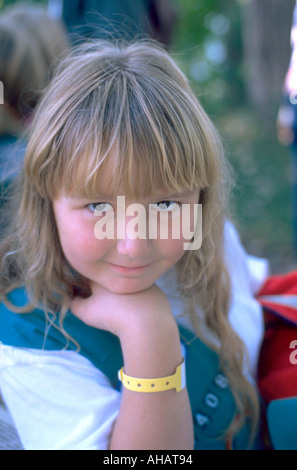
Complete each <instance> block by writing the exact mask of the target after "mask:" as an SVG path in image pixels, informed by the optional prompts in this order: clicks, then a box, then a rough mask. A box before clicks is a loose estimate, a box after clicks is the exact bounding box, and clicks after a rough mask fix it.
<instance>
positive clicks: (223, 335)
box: [0, 40, 258, 434]
mask: <svg viewBox="0 0 297 470" xmlns="http://www.w3.org/2000/svg"><path fill="white" fill-rule="evenodd" d="M116 144H118V146H119V149H120V152H118V153H117V157H116V160H115V162H114V169H113V184H114V188H113V189H114V191H115V193H116V191H117V188H118V187H119V185H120V184H122V183H124V185H125V188H126V191H127V194H131V195H133V196H134V197H136V198H137V197H138V196H140V195H152V194H154V191H155V190H156V188H160V187H162V188H165V189H168V190H170V191H171V190H174V191H181V190H182V191H183V190H185V189H190V190H194V189H197V188H199V189H200V197H199V202H200V203H201V204H202V207H203V241H202V246H201V248H200V249H198V250H193V251H191V250H189V251H186V252H185V254H184V256H183V257H182V259H181V260H180V261H179V262H178V263H177V266H176V271H177V275H178V284H179V289H180V295H181V296H182V298H183V299H184V301H185V306H186V312H185V314H186V315H188V316H189V318H190V320H191V322H192V325H193V327H194V328H195V330H196V332H197V335H198V336H200V337H201V331H200V325H199V323H200V322H199V320H198V317H197V315H196V310H195V306H196V305H197V304H198V305H199V306H200V307H201V310H202V311H203V313H204V315H205V322H206V324H207V325H208V326H209V328H210V329H211V330H212V331H213V332H214V334H215V335H216V337H217V338H218V340H219V342H220V347H219V348H218V352H219V355H220V358H221V366H222V368H223V370H224V371H225V373H226V375H227V377H228V379H229V381H230V384H231V387H232V389H233V392H234V396H235V399H236V402H237V406H238V410H239V416H238V417H237V419H236V420H235V419H234V421H233V423H232V425H231V427H230V429H229V430H228V432H230V433H231V434H234V433H235V432H236V431H238V429H239V428H240V427H241V426H242V424H243V422H244V420H245V417H246V414H247V413H249V414H250V417H251V418H252V423H253V427H252V428H253V430H254V429H255V426H256V422H257V414H258V400H257V396H256V393H255V392H254V389H253V387H252V386H251V385H250V384H249V382H248V381H247V379H246V378H245V377H244V375H243V372H242V370H243V361H244V358H245V352H244V348H243V344H242V342H241V341H240V339H239V338H238V336H237V335H236V334H235V333H234V331H233V330H232V328H231V326H230V324H229V321H228V311H229V300H230V282H229V276H228V272H227V269H226V267H225V264H224V247H223V232H224V224H225V221H226V216H227V196H226V187H228V184H227V183H228V171H227V167H228V165H227V164H226V162H225V159H224V155H223V151H222V146H221V141H220V138H219V136H218V133H217V131H216V129H215V127H214V126H213V124H212V122H211V121H210V119H209V118H208V116H207V115H206V113H205V112H204V110H203V109H202V107H201V105H200V104H199V102H198V100H197V99H196V97H195V96H194V94H193V93H192V91H191V89H190V87H189V84H188V82H187V79H186V78H185V76H184V74H183V73H182V72H181V71H180V69H179V68H178V66H177V65H176V64H175V62H174V61H173V60H172V59H171V58H170V57H169V55H168V54H167V53H166V52H165V51H164V50H163V49H162V48H161V47H160V46H159V45H157V44H155V43H153V42H151V41H146V40H143V41H139V42H135V43H130V44H123V43H118V44H113V43H110V42H105V41H101V42H94V43H88V44H84V45H82V46H81V47H80V48H79V49H78V50H76V51H74V52H73V53H72V54H71V56H69V57H68V58H67V59H66V60H65V61H64V62H63V63H62V64H61V66H60V69H59V71H58V73H57V75H56V77H55V78H54V80H53V81H52V83H51V84H50V86H49V88H48V90H47V92H46V94H45V96H44V98H43V100H42V102H41V104H40V106H39V107H38V110H37V113H36V116H35V120H34V122H33V126H32V131H31V138H30V140H29V144H28V148H27V152H26V155H25V162H24V169H23V172H22V174H21V176H20V180H19V182H18V188H17V191H16V196H15V200H14V206H13V207H12V208H11V212H10V214H11V224H10V227H9V229H8V233H7V237H6V238H4V240H3V242H2V245H1V246H0V250H1V258H0V259H1V264H0V267H1V282H0V293H1V295H2V298H4V297H5V294H6V293H8V292H9V291H11V290H12V289H13V288H15V287H17V286H19V285H25V286H26V287H27V289H28V292H29V293H30V295H31V299H32V303H33V305H43V308H46V309H47V310H48V311H51V312H55V311H61V307H62V311H64V312H65V311H66V310H67V308H68V307H69V303H70V301H71V299H72V298H73V296H74V295H77V294H80V295H82V296H88V295H90V291H89V286H88V283H87V280H86V279H84V278H83V277H82V276H81V275H80V274H79V273H77V272H74V271H73V269H72V268H71V266H69V265H68V263H67V261H66V259H65V257H64V254H63V252H62V249H61V246H60V243H59V237H58V233H57V228H56V224H55V220H54V216H53V211H52V201H53V200H54V199H55V198H57V197H58V196H59V195H60V194H61V192H62V191H63V192H65V194H72V193H74V192H75V194H77V193H79V194H80V195H82V196H84V197H87V198H94V200H96V193H98V189H99V188H100V179H101V175H102V173H103V172H104V168H105V165H106V162H108V159H109V155H110V150H111V149H112V148H113V146H114V145H116ZM139 172H141V174H143V175H145V181H144V178H141V184H139V181H140V178H137V177H136V175H137V174H139ZM77 182H79V184H77ZM197 202H198V201H197ZM202 339H204V340H205V338H203V337H202Z"/></svg>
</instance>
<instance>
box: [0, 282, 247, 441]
mask: <svg viewBox="0 0 297 470" xmlns="http://www.w3.org/2000/svg"><path fill="white" fill-rule="evenodd" d="M9 299H10V300H11V301H12V302H13V303H14V304H15V305H24V304H26V295H25V292H24V290H22V289H17V290H15V291H13V292H11V293H10V294H9ZM45 327H46V321H45V315H44V312H43V311H42V310H39V309H35V310H33V311H32V312H30V313H25V314H15V313H12V312H10V311H9V310H8V309H7V308H6V307H5V305H4V304H0V341H1V342H2V343H3V344H5V345H8V346H14V347H24V348H34V349H45V350H61V349H63V348H65V346H66V348H67V349H68V350H76V345H75V344H74V343H72V342H70V343H69V344H67V342H66V340H65V337H64V336H63V335H62V333H61V332H60V331H59V330H58V329H57V328H54V327H52V326H51V327H50V328H49V331H48V334H47V336H46V339H44V331H45ZM64 328H65V330H66V331H67V333H69V335H70V336H71V337H72V338H73V339H75V340H76V341H77V342H78V343H79V345H80V351H79V353H80V354H81V355H82V356H84V357H86V358H87V359H89V360H90V361H91V362H92V363H93V364H94V366H95V367H97V368H98V369H100V370H101V371H102V372H103V373H104V374H105V375H106V376H107V377H108V378H109V379H110V381H111V383H112V385H113V386H114V387H115V388H119V383H118V377H117V372H118V370H119V369H120V368H121V367H122V365H123V358H122V351H121V347H120V342H119V340H118V338H117V337H116V336H114V335H112V334H111V333H109V332H106V331H103V330H98V329H96V328H92V327H89V326H87V325H86V324H85V323H83V322H82V321H80V320H79V319H78V318H77V317H75V316H74V315H72V314H71V312H68V313H67V315H66V318H65V321H64ZM179 330H180V337H181V342H182V344H183V347H184V349H185V362H186V377H187V388H188V393H189V397H190V402H191V408H192V413H193V422H194V432H195V449H197V450H198V449H203V450H208V449H210V450H224V449H226V447H227V442H226V440H225V439H224V438H223V437H222V436H223V434H224V431H225V430H226V429H227V428H228V426H229V424H230V422H231V420H232V419H233V418H234V416H235V415H236V409H235V402H234V399H233V396H232V393H231V391H230V388H229V386H228V381H227V379H226V377H225V376H224V375H223V373H222V371H221V370H220V365H219V359H218V356H217V354H216V353H214V352H213V351H212V350H211V349H209V348H208V347H207V346H206V345H205V344H204V343H203V342H202V341H201V340H199V339H198V338H196V337H194V335H193V333H191V332H189V331H188V330H186V329H184V328H182V327H180V328H179ZM247 445H248V422H247V423H246V426H245V427H244V428H243V429H242V430H241V431H240V433H239V434H238V435H237V436H236V438H235V439H233V442H232V448H233V449H245V448H247Z"/></svg>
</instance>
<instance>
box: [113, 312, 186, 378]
mask: <svg viewBox="0 0 297 470" xmlns="http://www.w3.org/2000/svg"><path fill="white" fill-rule="evenodd" d="M165 315H166V314H165ZM160 323H161V325H160ZM120 341H121V346H122V351H123V357H124V370H125V373H126V374H128V375H131V376H134V377H142V378H151V377H154V378H157V377H163V376H167V375H171V374H173V373H174V372H175V370H176V368H177V366H178V365H179V364H180V363H181V362H182V355H181V347H180V338H179V332H178V328H177V324H176V321H175V319H174V317H173V316H172V314H171V316H170V318H167V319H164V318H163V319H162V321H161V322H156V324H154V319H149V321H148V322H146V324H142V325H141V327H139V325H134V327H132V328H131V329H130V331H127V332H125V334H124V335H123V336H122V337H121V338H120Z"/></svg>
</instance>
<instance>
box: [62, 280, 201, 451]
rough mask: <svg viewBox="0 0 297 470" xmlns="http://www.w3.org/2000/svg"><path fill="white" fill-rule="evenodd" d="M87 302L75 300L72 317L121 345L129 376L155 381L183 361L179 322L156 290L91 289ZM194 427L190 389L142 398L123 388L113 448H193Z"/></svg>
mask: <svg viewBox="0 0 297 470" xmlns="http://www.w3.org/2000/svg"><path fill="white" fill-rule="evenodd" d="M91 288H92V295H91V296H90V297H89V298H87V299H82V298H79V297H77V298H75V299H74V300H73V302H72V305H71V309H72V312H73V313H74V314H75V315H76V316H77V317H78V318H80V319H81V320H82V321H83V322H85V323H87V324H88V325H90V326H93V327H95V328H100V329H104V330H108V331H110V332H111V333H113V334H115V335H117V336H118V337H119V339H120V342H121V347H122V352H123V357H124V370H125V373H126V374H128V375H131V376H132V377H140V378H157V377H165V376H168V375H171V374H173V373H175V371H176V368H177V366H178V365H179V364H181V362H182V356H181V348H180V338H179V332H178V327H177V324H176V321H175V319H174V317H173V315H172V312H171V310H170V306H169V302H168V300H167V298H166V296H165V294H164V293H163V292H162V291H161V290H160V289H159V288H158V287H157V286H155V285H153V286H151V287H150V288H148V289H146V290H144V291H141V292H137V293H134V294H126V295H125V294H114V293H112V292H110V291H108V290H107V289H105V288H103V287H101V286H98V285H92V286H91ZM192 446H193V423H192V414H191V408H190V404H189V398H188V393H187V389H184V390H182V391H181V392H179V393H177V392H176V391H175V390H168V391H166V392H157V393H139V392H133V391H130V390H127V389H123V394H122V402H121V407H120V412H119V415H118V418H117V421H116V423H115V426H114V429H113V432H112V436H111V441H110V448H112V449H129V450H132V449H190V448H192Z"/></svg>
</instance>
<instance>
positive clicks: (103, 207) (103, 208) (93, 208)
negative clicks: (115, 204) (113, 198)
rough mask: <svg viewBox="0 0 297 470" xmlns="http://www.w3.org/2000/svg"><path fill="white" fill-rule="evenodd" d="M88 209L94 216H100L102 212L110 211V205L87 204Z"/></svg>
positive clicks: (99, 203)
mask: <svg viewBox="0 0 297 470" xmlns="http://www.w3.org/2000/svg"><path fill="white" fill-rule="evenodd" d="M88 208H89V209H90V211H92V212H93V213H94V215H102V214H103V212H107V211H110V210H111V209H112V205H111V204H109V203H108V202H91V204H88Z"/></svg>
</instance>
